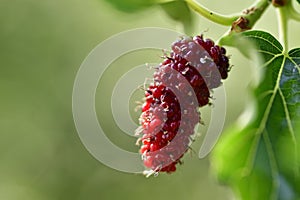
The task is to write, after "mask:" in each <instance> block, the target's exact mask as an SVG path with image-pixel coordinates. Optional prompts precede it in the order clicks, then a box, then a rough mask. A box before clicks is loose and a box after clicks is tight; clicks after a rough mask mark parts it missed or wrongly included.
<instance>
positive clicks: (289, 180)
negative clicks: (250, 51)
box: [212, 31, 300, 200]
mask: <svg viewBox="0 0 300 200" xmlns="http://www.w3.org/2000/svg"><path fill="white" fill-rule="evenodd" d="M242 35H243V36H244V37H246V38H248V39H249V40H251V41H253V42H254V43H255V46H256V47H257V51H258V53H259V54H260V55H261V57H262V60H263V66H262V68H263V70H264V72H265V73H264V76H263V78H262V79H261V80H260V83H259V84H258V85H257V86H256V87H254V88H253V97H254V98H253V101H252V102H251V104H253V105H254V106H250V105H249V108H248V110H247V113H248V115H243V116H244V117H245V116H247V117H248V118H249V116H250V117H251V119H250V120H248V121H247V120H245V118H243V117H241V118H240V120H239V121H238V122H237V123H236V124H235V125H233V126H232V127H231V128H229V129H228V130H227V132H226V133H224V134H223V135H224V136H223V137H222V139H221V140H220V142H219V143H218V144H217V146H216V148H215V149H214V152H213V154H212V164H213V167H214V169H215V170H216V172H217V176H218V178H219V180H220V181H222V182H224V183H226V184H228V185H230V186H231V187H232V188H233V190H234V191H235V192H236V194H237V196H239V197H240V198H241V199H243V200H253V199H258V200H269V199H282V200H295V199H299V198H300V187H299V186H300V150H299V148H300V147H299V144H300V67H299V64H300V48H298V49H293V50H291V51H289V52H288V53H287V54H285V53H284V51H283V47H282V46H281V44H280V43H279V42H278V41H277V40H276V39H275V38H274V37H273V36H272V35H270V34H269V33H266V32H262V31H248V32H244V33H243V34H242ZM237 97H238V95H237ZM249 113H253V114H252V115H249Z"/></svg>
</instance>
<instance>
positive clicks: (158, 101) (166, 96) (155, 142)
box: [138, 35, 229, 173]
mask: <svg viewBox="0 0 300 200" xmlns="http://www.w3.org/2000/svg"><path fill="white" fill-rule="evenodd" d="M228 72H229V61H228V57H227V56H226V50H225V49H224V48H223V47H220V46H218V45H215V44H214V42H213V41H212V40H210V39H203V36H202V35H200V36H195V37H194V38H190V37H187V38H181V39H180V40H178V41H176V42H174V43H173V44H172V51H171V53H170V56H168V57H167V56H166V57H165V59H164V61H163V62H162V63H161V64H160V65H159V67H158V68H157V69H156V71H155V73H154V82H153V83H151V84H150V85H149V87H148V88H147V89H146V90H145V103H144V104H143V106H142V114H141V117H140V124H141V127H140V128H139V131H138V134H141V138H140V139H139V140H140V141H142V146H141V149H140V153H141V155H142V159H143V161H144V165H145V166H146V167H147V168H148V169H150V171H151V172H152V173H155V172H167V173H171V172H174V171H175V170H176V164H177V163H181V158H182V157H183V155H184V153H185V152H186V151H187V150H188V149H189V145H190V143H191V141H192V137H191V136H192V135H193V133H194V129H195V127H196V125H197V124H198V122H199V121H200V113H199V112H198V108H199V107H202V106H205V105H207V104H208V103H209V100H210V90H211V89H213V88H217V87H218V86H220V85H221V79H226V78H227V75H228Z"/></svg>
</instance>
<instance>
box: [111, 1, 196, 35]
mask: <svg viewBox="0 0 300 200" xmlns="http://www.w3.org/2000/svg"><path fill="white" fill-rule="evenodd" d="M105 1H107V2H108V3H110V4H111V5H113V6H114V7H115V8H116V9H118V10H120V11H123V12H127V13H133V12H138V11H141V10H144V9H147V8H150V7H152V6H154V5H160V6H161V8H162V9H163V10H164V11H165V12H166V14H167V15H168V16H169V17H170V18H172V19H173V20H175V21H178V22H181V23H182V24H183V25H184V28H185V31H186V32H191V31H192V28H193V27H192V22H193V18H192V14H191V10H190V8H189V7H188V5H187V3H186V2H185V1H183V0H105Z"/></svg>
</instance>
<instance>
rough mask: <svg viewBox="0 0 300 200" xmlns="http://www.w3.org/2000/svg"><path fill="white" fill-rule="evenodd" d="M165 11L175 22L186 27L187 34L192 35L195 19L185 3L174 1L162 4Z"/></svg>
mask: <svg viewBox="0 0 300 200" xmlns="http://www.w3.org/2000/svg"><path fill="white" fill-rule="evenodd" d="M161 6H162V8H163V9H164V11H165V12H166V13H167V14H168V16H169V17H171V18H172V19H173V20H175V21H179V22H181V23H182V24H183V25H184V28H185V32H187V33H191V32H192V29H193V17H192V14H191V11H190V8H189V7H188V5H187V3H186V2H185V1H172V2H168V3H163V4H161Z"/></svg>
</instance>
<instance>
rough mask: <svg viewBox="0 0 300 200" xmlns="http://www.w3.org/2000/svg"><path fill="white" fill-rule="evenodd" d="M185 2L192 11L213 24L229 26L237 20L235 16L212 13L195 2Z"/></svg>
mask: <svg viewBox="0 0 300 200" xmlns="http://www.w3.org/2000/svg"><path fill="white" fill-rule="evenodd" d="M185 1H186V3H187V4H188V5H189V6H190V7H191V8H192V9H193V10H194V11H196V12H197V13H199V14H200V15H202V16H203V17H205V18H207V19H209V20H211V21H213V22H215V23H218V24H221V25H224V26H230V25H231V24H232V23H233V22H234V21H235V20H236V19H237V18H238V16H237V15H235V16H234V15H221V14H218V13H216V12H213V11H211V10H209V9H207V8H205V7H204V6H203V5H201V4H200V3H197V2H196V1H195V0H185Z"/></svg>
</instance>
